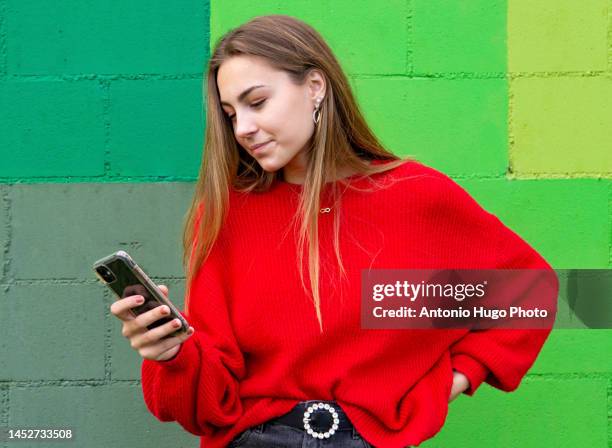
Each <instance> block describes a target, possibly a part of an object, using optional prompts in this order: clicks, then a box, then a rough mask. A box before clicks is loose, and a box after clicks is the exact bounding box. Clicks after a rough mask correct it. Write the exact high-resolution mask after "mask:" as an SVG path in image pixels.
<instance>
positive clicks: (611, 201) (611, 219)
mask: <svg viewBox="0 0 612 448" xmlns="http://www.w3.org/2000/svg"><path fill="white" fill-rule="evenodd" d="M608 267H609V268H612V182H610V183H609V184H608Z"/></svg>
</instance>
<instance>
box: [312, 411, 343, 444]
mask: <svg viewBox="0 0 612 448" xmlns="http://www.w3.org/2000/svg"><path fill="white" fill-rule="evenodd" d="M318 409H325V410H327V411H328V412H329V413H330V414H331V415H332V417H333V419H334V420H333V423H332V426H331V428H329V430H327V431H326V432H317V431H315V430H313V429H312V428H311V427H310V415H311V414H312V413H313V412H314V411H316V410H318ZM338 423H340V419H339V418H338V413H337V412H336V410H335V409H334V408H333V407H331V406H330V405H329V404H328V403H315V404H313V405H311V406H309V407H308V409H306V411H304V429H305V430H306V432H307V433H308V434H310V435H311V436H312V437H314V438H315V439H329V438H330V437H331V436H332V435H334V433H335V432H336V429H338Z"/></svg>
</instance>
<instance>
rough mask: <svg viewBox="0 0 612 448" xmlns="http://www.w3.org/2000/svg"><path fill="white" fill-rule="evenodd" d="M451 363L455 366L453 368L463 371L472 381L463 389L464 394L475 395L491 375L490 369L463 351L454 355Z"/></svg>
mask: <svg viewBox="0 0 612 448" xmlns="http://www.w3.org/2000/svg"><path fill="white" fill-rule="evenodd" d="M451 365H452V366H453V370H457V371H458V372H461V373H463V374H464V375H465V376H466V377H467V379H468V380H469V381H470V387H468V388H467V389H466V390H464V391H463V393H464V394H466V395H469V396H470V397H471V396H472V395H474V392H476V390H477V389H478V388H479V387H480V385H481V384H482V383H483V382H484V380H485V379H486V378H487V376H488V375H489V369H487V368H486V367H485V366H484V365H482V364H481V363H480V362H478V361H476V360H475V359H474V358H472V357H471V356H469V355H465V354H463V353H459V354H457V355H452V356H451Z"/></svg>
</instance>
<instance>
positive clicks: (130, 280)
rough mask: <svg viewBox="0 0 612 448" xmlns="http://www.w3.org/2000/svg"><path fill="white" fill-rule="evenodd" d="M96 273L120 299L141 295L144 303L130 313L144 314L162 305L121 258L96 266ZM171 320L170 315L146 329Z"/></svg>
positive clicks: (172, 317)
mask: <svg viewBox="0 0 612 448" xmlns="http://www.w3.org/2000/svg"><path fill="white" fill-rule="evenodd" d="M96 271H97V272H98V274H100V276H101V277H102V278H103V279H104V281H105V282H106V284H107V285H108V286H109V287H110V288H111V289H112V290H113V291H115V293H116V294H117V296H118V297H120V298H122V299H123V298H125V297H129V296H134V295H141V296H142V297H144V299H145V301H144V303H143V304H142V305H140V306H137V307H134V308H132V311H133V312H134V313H135V314H136V315H139V314H142V313H146V312H147V311H149V310H152V309H153V308H156V307H158V306H160V305H162V304H161V303H160V302H159V300H157V298H156V297H155V295H154V294H152V293H151V291H150V290H149V288H148V287H146V286H145V285H144V284H143V283H142V282H141V281H140V280H139V279H138V277H136V275H135V274H134V273H133V272H132V269H131V268H130V267H129V266H128V265H127V264H126V262H125V261H124V260H122V259H121V258H116V259H115V260H113V261H107V262H106V263H105V264H104V265H101V266H98V267H97V268H96ZM173 319H174V316H172V315H170V316H164V317H162V318H160V319H159V320H157V321H155V322H153V323H151V324H150V325H148V326H147V328H148V329H149V330H151V329H153V328H155V327H159V326H160V325H163V324H165V323H166V322H170V321H171V320H173Z"/></svg>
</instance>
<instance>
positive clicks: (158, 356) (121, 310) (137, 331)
mask: <svg viewBox="0 0 612 448" xmlns="http://www.w3.org/2000/svg"><path fill="white" fill-rule="evenodd" d="M159 288H160V289H161V291H162V292H163V293H164V295H165V296H166V297H168V288H167V287H166V286H165V285H159ZM141 298H142V297H141V296H139V295H133V296H129V297H125V298H123V299H120V300H117V301H116V302H114V303H113V304H112V305H111V307H110V311H111V313H113V314H114V315H115V316H116V317H117V318H118V319H119V320H121V321H123V329H122V330H121V334H122V335H123V336H124V337H125V338H127V339H129V340H130V344H131V346H132V348H133V349H134V350H136V351H137V352H138V354H139V355H140V356H142V357H143V358H145V359H150V360H153V361H167V360H169V359H171V358H173V357H174V356H175V355H176V354H177V353H178V351H179V349H180V348H181V344H182V343H183V342H184V341H185V340H186V339H188V338H189V337H190V336H191V335H192V334H193V332H194V329H193V327H189V331H188V332H185V333H182V334H180V335H179V336H174V337H171V338H167V339H162V337H164V336H166V335H168V334H170V333H173V332H175V331H176V330H177V328H178V327H180V321H179V320H178V319H174V320H172V321H170V322H167V323H165V324H164V325H160V326H159V327H156V328H153V329H152V330H149V329H148V328H147V325H150V324H152V323H153V322H155V321H157V320H159V319H161V318H162V317H166V316H167V315H168V314H170V309H169V308H168V307H167V306H166V305H162V306H157V307H155V308H153V309H152V310H149V311H147V312H145V313H142V314H140V315H138V316H137V317H134V315H133V314H132V313H131V312H130V309H131V308H134V307H136V306H139V305H142V302H140V303H139V302H138V299H141ZM177 322H178V325H177V326H175V325H176V323H177Z"/></svg>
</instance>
